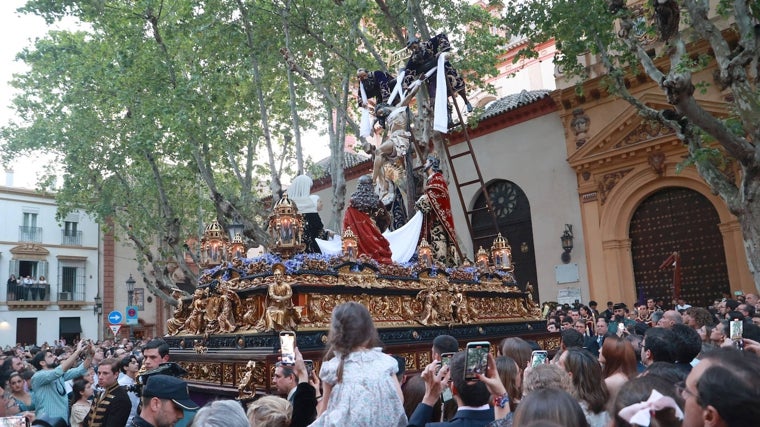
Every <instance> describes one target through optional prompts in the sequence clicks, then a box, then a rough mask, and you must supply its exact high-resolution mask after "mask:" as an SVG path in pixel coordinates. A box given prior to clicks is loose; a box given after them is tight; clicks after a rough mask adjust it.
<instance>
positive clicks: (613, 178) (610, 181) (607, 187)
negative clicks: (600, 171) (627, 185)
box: [597, 168, 633, 204]
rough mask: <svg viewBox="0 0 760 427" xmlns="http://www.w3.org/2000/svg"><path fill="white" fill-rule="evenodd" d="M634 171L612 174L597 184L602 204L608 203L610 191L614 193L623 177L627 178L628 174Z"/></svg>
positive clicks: (605, 176)
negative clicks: (613, 190)
mask: <svg viewBox="0 0 760 427" xmlns="http://www.w3.org/2000/svg"><path fill="white" fill-rule="evenodd" d="M632 170H633V168H629V169H625V170H621V171H617V172H611V173H608V174H605V175H604V176H602V178H601V179H600V180H599V181H598V183H597V184H598V186H599V190H598V194H599V199H600V200H601V201H602V204H604V202H606V201H607V195H609V194H610V191H612V189H613V188H614V187H615V185H616V184H617V183H618V182H620V180H621V179H623V177H624V176H626V175H627V174H628V172H630V171H632Z"/></svg>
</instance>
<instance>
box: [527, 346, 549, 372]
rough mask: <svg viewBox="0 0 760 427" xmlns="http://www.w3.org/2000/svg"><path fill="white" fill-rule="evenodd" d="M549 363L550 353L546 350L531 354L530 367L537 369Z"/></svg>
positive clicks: (535, 351)
mask: <svg viewBox="0 0 760 427" xmlns="http://www.w3.org/2000/svg"><path fill="white" fill-rule="evenodd" d="M548 361H549V352H548V351H546V350H533V352H532V353H530V366H531V367H532V368H535V367H536V366H538V365H543V364H545V363H548Z"/></svg>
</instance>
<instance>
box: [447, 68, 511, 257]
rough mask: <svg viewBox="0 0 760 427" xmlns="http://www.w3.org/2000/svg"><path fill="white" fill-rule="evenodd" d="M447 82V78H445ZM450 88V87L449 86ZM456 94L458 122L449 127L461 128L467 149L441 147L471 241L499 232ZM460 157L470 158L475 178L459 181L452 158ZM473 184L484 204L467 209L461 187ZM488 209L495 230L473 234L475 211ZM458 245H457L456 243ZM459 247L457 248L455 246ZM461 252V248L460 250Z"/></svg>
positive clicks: (475, 250) (455, 106) (492, 236)
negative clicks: (455, 149) (459, 150)
mask: <svg viewBox="0 0 760 427" xmlns="http://www.w3.org/2000/svg"><path fill="white" fill-rule="evenodd" d="M446 81H447V82H448V79H446ZM449 85H450V84H449ZM449 89H451V87H449ZM449 93H452V91H451V90H449ZM456 96H457V95H456V94H454V95H453V96H452V98H454V99H452V103H453V104H454V109H455V110H456V113H457V117H458V118H459V123H458V124H456V125H455V126H452V127H451V128H450V129H456V128H458V127H461V128H462V130H461V131H462V135H464V139H465V141H466V143H467V149H466V150H465V151H462V152H460V153H456V154H453V155H452V154H451V151H450V150H449V144H448V142H446V141H445V142H444V143H443V147H444V149H445V150H446V158H447V159H448V161H449V167H450V169H451V176H452V177H453V178H454V185H455V186H456V189H457V195H458V196H459V202H460V203H461V205H462V208H463V209H464V210H465V220H466V221H467V230H468V231H469V232H470V239H471V240H472V241H473V242H476V241H477V240H479V239H488V238H491V239H493V238H496V236H497V235H498V234H499V232H500V231H499V221H498V220H497V218H496V212H495V211H494V209H493V202H492V201H491V196H490V195H489V194H488V191H487V190H486V186H485V182H483V174H482V173H481V172H480V166H479V165H478V159H477V158H475V152H474V150H473V148H472V141H471V140H470V135H469V133H468V131H467V125H466V123H465V121H464V118H463V117H462V111H461V110H460V109H459V104H457V102H456V99H455V98H456ZM460 157H469V158H470V159H471V164H472V168H473V169H474V170H475V173H476V175H477V178H476V179H472V180H469V181H464V182H461V181H460V179H459V175H458V174H457V171H456V168H455V167H454V160H455V159H458V158H460ZM473 185H477V186H478V187H479V188H480V190H481V192H482V193H483V196H484V197H485V201H486V205H485V206H484V207H480V208H475V209H468V208H467V206H468V205H467V204H466V203H465V200H464V196H463V195H462V188H465V187H470V186H473ZM484 210H486V211H488V213H489V214H490V217H491V221H492V222H493V230H496V232H495V233H492V234H484V235H482V236H476V235H475V234H474V229H473V225H472V220H473V216H474V214H475V213H476V212H480V211H484ZM457 246H458V245H457ZM457 249H459V248H457ZM472 250H473V256H474V257H475V258H477V251H478V248H475V247H473V248H472ZM460 254H461V250H460Z"/></svg>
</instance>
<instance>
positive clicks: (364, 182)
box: [350, 175, 380, 213]
mask: <svg viewBox="0 0 760 427" xmlns="http://www.w3.org/2000/svg"><path fill="white" fill-rule="evenodd" d="M350 204H351V206H352V207H354V208H356V209H359V210H360V211H362V212H364V213H371V212H373V211H374V210H375V209H377V207H378V204H380V197H378V195H377V194H375V189H374V188H372V177H371V176H369V175H362V176H361V177H359V182H358V185H357V187H356V191H355V192H354V194H352V195H351V201H350Z"/></svg>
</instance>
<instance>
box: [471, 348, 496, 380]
mask: <svg viewBox="0 0 760 427" xmlns="http://www.w3.org/2000/svg"><path fill="white" fill-rule="evenodd" d="M490 351H491V343H489V342H488V341H475V342H468V343H467V346H466V347H465V364H464V379H465V381H473V380H477V379H478V377H477V376H476V374H485V373H486V368H488V353H489V352H490Z"/></svg>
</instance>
